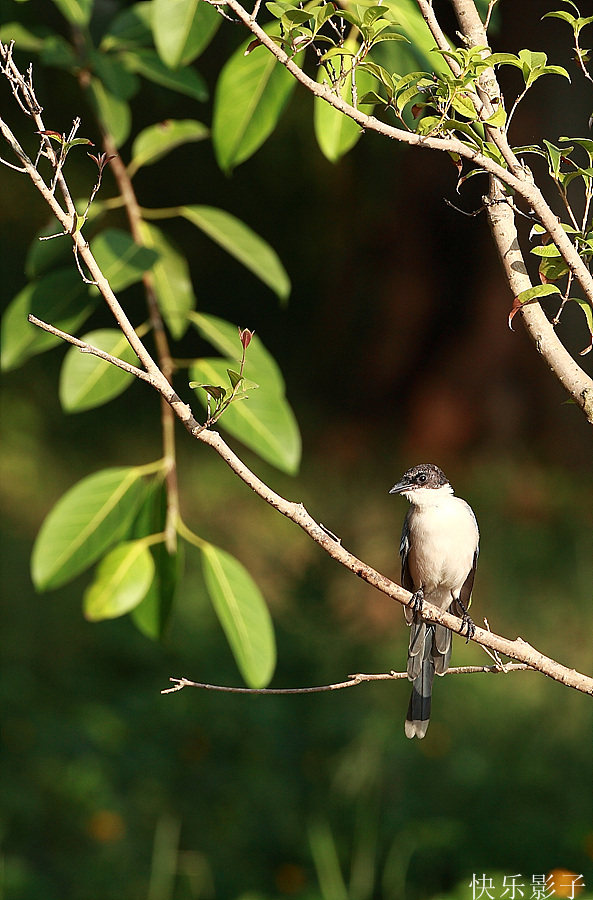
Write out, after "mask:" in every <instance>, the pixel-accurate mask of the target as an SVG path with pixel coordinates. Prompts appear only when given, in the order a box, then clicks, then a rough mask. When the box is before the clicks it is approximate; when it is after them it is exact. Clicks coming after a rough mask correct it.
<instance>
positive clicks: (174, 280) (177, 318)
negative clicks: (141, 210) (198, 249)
mask: <svg viewBox="0 0 593 900" xmlns="http://www.w3.org/2000/svg"><path fill="white" fill-rule="evenodd" d="M140 231H141V234H142V240H143V241H144V243H145V245H146V246H147V247H149V248H151V249H152V250H155V251H156V252H157V253H158V260H157V261H156V263H155V264H154V266H153V267H152V278H153V286H154V291H155V294H156V299H157V303H158V306H159V309H160V311H161V314H162V316H163V318H164V320H165V322H166V324H167V328H168V329H169V331H170V332H171V335H172V336H173V337H174V338H175V340H179V339H180V338H182V337H183V335H184V334H185V332H186V331H187V327H188V324H189V322H188V318H187V314H188V312H190V311H191V310H192V309H195V305H196V298H195V295H194V291H193V287H192V282H191V276H190V272H189V266H188V264H187V260H186V259H185V257H184V256H182V254H181V253H180V252H179V251H178V250H177V249H176V248H175V247H174V246H173V244H172V243H171V242H170V241H169V239H168V238H166V237H165V235H164V234H163V232H162V231H161V230H160V228H157V227H156V225H152V224H150V225H149V224H148V222H141V223H140Z"/></svg>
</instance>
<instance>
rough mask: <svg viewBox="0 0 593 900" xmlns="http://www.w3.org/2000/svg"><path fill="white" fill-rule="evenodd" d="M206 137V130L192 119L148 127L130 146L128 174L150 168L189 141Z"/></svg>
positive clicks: (167, 121) (171, 121)
mask: <svg viewBox="0 0 593 900" xmlns="http://www.w3.org/2000/svg"><path fill="white" fill-rule="evenodd" d="M206 137H208V129H207V127H206V126H205V125H202V123H201V122H196V121H195V120H194V119H178V120H174V119H167V120H166V121H164V122H158V123H157V124H156V125H150V126H149V127H148V128H145V129H144V130H143V131H141V132H140V134H139V135H138V136H137V137H136V139H135V141H134V143H133V144H132V161H131V163H130V165H129V167H128V170H129V172H130V174H132V173H135V172H137V171H138V169H139V168H140V167H141V166H151V165H152V164H153V163H155V162H157V161H158V160H159V159H162V158H163V157H164V156H166V155H167V153H170V152H171V150H174V149H175V148H176V147H180V146H181V145H182V144H187V143H188V142H190V141H202V140H204V138H206Z"/></svg>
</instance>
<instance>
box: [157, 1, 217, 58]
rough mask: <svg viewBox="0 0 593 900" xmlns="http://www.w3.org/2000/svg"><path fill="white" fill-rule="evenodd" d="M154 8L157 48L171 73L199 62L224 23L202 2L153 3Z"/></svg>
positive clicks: (213, 10) (212, 9)
mask: <svg viewBox="0 0 593 900" xmlns="http://www.w3.org/2000/svg"><path fill="white" fill-rule="evenodd" d="M153 7H154V14H153V20H152V29H153V34H154V43H155V47H156V48H157V50H158V53H159V56H160V57H161V59H162V61H163V62H164V63H165V65H166V66H169V67H170V68H172V69H176V68H177V67H178V66H181V65H187V64H188V63H190V62H192V61H193V60H194V59H196V58H197V57H198V56H199V55H200V53H201V52H202V50H203V49H204V48H205V47H206V46H207V45H208V44H209V42H210V40H211V39H212V37H213V36H214V34H215V33H216V31H217V30H218V27H219V25H220V23H221V21H222V17H221V16H220V15H218V13H217V12H216V10H215V9H214V8H213V7H212V6H209V5H208V4H207V3H203V2H200V0H154V4H153Z"/></svg>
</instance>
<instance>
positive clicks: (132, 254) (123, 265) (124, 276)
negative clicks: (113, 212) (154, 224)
mask: <svg viewBox="0 0 593 900" xmlns="http://www.w3.org/2000/svg"><path fill="white" fill-rule="evenodd" d="M91 251H92V254H93V256H94V257H95V259H96V261H97V263H98V265H99V267H100V269H101V271H102V272H103V275H104V276H105V278H106V279H107V281H108V282H109V284H110V285H111V288H112V290H114V291H123V290H124V288H127V287H129V286H130V285H131V284H136V282H137V281H140V280H141V279H142V276H143V275H144V273H145V272H146V271H147V270H148V269H150V268H151V266H153V265H154V264H155V262H156V261H157V259H158V253H157V252H156V251H155V250H151V249H150V248H149V247H140V246H139V245H138V244H136V243H135V241H134V239H133V237H132V236H131V234H130V233H129V232H128V231H123V230H122V229H121V228H107V229H106V230H105V231H101V232H100V233H99V234H98V235H97V236H96V237H94V238H93V239H92V241H91Z"/></svg>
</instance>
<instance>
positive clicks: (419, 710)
mask: <svg viewBox="0 0 593 900" xmlns="http://www.w3.org/2000/svg"><path fill="white" fill-rule="evenodd" d="M411 628H412V631H411V633H410V646H409V649H408V678H409V680H410V681H411V682H412V696H411V697H410V705H409V706H408V714H407V716H406V724H405V731H406V737H409V738H413V737H417V738H423V737H424V735H425V734H426V729H427V728H428V722H429V720H430V707H431V700H432V683H433V681H434V676H435V672H436V674H437V675H444V674H445V672H446V671H447V669H448V668H449V660H450V659H451V643H452V641H451V632H450V631H449V629H448V628H445V627H444V625H429V624H427V623H426V622H424V621H423V620H422V619H421V618H420V617H419V616H417V615H414V618H413V620H412V625H411Z"/></svg>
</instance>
